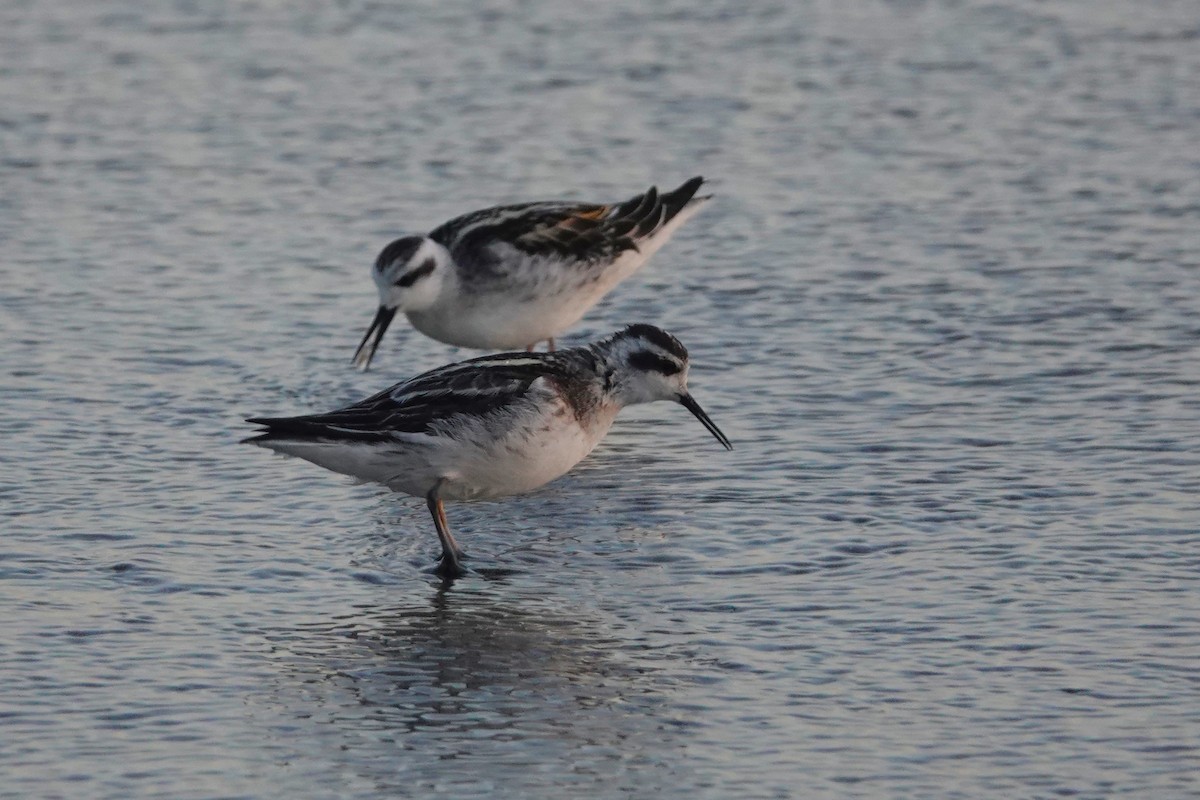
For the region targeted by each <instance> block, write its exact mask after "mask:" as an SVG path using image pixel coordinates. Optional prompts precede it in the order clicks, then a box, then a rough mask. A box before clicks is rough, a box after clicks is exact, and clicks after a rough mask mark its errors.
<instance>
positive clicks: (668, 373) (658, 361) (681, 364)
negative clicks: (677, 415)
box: [594, 324, 733, 450]
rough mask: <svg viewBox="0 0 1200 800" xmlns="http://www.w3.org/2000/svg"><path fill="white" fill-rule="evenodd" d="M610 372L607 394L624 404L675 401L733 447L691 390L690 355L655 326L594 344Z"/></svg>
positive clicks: (631, 328)
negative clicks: (689, 389) (689, 384)
mask: <svg viewBox="0 0 1200 800" xmlns="http://www.w3.org/2000/svg"><path fill="white" fill-rule="evenodd" d="M594 348H595V349H596V351H597V352H598V354H599V355H600V357H601V359H602V361H603V362H605V364H606V365H607V368H608V370H609V373H608V374H609V386H608V392H609V393H610V395H611V396H612V397H613V398H614V399H615V400H616V401H617V402H619V403H620V404H621V405H633V404H635V403H652V402H654V401H655V400H673V401H675V402H676V403H679V404H681V405H682V406H683V407H684V408H686V409H687V410H688V411H690V412H692V414H693V415H695V417H696V419H698V420H700V422H701V423H703V424H704V427H705V428H707V429H708V432H709V433H711V434H712V435H713V436H715V437H716V439H717V441H718V442H720V443H721V444H722V445H724V446H725V448H726V449H728V450H732V449H733V445H731V444H730V443H729V439H728V438H726V436H725V434H723V433H721V429H720V428H718V427H717V426H716V424H715V423H714V422H713V421H712V420H711V419H709V416H708V414H706V413H704V410H703V409H702V408H700V404H699V403H697V402H696V400H695V399H694V398H693V397H692V395H691V393H690V392H689V391H688V385H687V378H688V352H687V348H685V347H684V346H683V345H682V344H681V343H680V341H679V340H678V339H676V338H675V337H674V336H672V335H671V334H669V333H667V332H666V331H664V330H663V329H662V328H656V327H655V326H653V325H646V324H637V325H630V326H629V327H627V328H625V330H623V331H619V332H617V333H615V334H613V335H612V336H609V337H608V338H606V339H604V340H602V341H601V342H599V343H597V344H596V345H594Z"/></svg>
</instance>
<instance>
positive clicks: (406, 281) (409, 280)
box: [396, 258, 437, 288]
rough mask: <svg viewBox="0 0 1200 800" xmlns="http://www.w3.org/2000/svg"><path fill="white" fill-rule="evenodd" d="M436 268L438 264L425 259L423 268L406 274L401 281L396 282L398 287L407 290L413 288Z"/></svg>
mask: <svg viewBox="0 0 1200 800" xmlns="http://www.w3.org/2000/svg"><path fill="white" fill-rule="evenodd" d="M436 267H437V262H436V261H434V260H433V259H432V258H427V259H425V263H423V264H422V265H421V266H419V267H417V268H416V269H414V270H412V271H411V272H406V273H404V274H403V275H401V276H400V280H398V281H396V285H397V286H402V287H405V288H407V287H409V286H412V285H413V284H414V283H416V282H417V281H419V280H421V278H424V277H425V276H426V275H428V274H429V273H431V272H433V270H434V269H435V268H436Z"/></svg>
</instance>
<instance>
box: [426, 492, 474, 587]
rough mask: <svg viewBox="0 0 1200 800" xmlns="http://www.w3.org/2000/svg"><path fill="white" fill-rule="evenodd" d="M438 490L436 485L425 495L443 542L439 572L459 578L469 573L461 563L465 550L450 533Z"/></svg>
mask: <svg viewBox="0 0 1200 800" xmlns="http://www.w3.org/2000/svg"><path fill="white" fill-rule="evenodd" d="M437 490H438V487H436V486H435V487H433V488H432V489H430V490H429V494H427V495H425V504H426V505H427V506H429V513H430V514H431V515H432V516H433V524H434V526H435V527H436V528H437V535H438V540H439V541H440V542H441V543H442V557H441V559H439V561H438V573H439V574H440V575H442V576H444V577H447V578H457V577H459V576H460V575H466V574H467V571H466V570H465V569H463V566H462V564H461V563H460V559H461V558H462V557H463V551H462V550H460V549H459V547H458V543H457V542H455V541H454V537H453V536H451V535H450V526H449V524H447V522H446V509H445V508H444V507H443V506H442V500H441V498H440V497H438V493H437Z"/></svg>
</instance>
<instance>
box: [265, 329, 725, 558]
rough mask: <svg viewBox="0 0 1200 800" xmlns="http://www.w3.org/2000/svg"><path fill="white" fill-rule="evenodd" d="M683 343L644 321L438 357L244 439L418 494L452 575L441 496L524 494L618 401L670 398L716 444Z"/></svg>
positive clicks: (576, 450) (580, 451)
mask: <svg viewBox="0 0 1200 800" xmlns="http://www.w3.org/2000/svg"><path fill="white" fill-rule="evenodd" d="M687 375H688V355H687V350H685V349H684V347H683V345H682V344H680V343H679V340H678V339H676V338H675V337H674V336H672V335H671V334H669V333H667V332H666V331H663V330H661V329H660V328H656V327H654V326H653V325H630V326H629V327H627V328H625V330H623V331H619V332H617V333H614V334H612V335H611V336H608V337H606V338H604V339H602V340H600V341H598V342H595V343H593V344H590V345H586V346H584V347H573V348H568V349H564V350H560V351H558V352H555V353H501V354H498V355H490V356H483V357H481V358H474V359H471V360H469V361H463V362H460V363H457V364H450V365H448V366H444V367H440V368H439V369H435V370H433V371H432V372H426V373H425V374H423V375H418V376H417V377H415V378H412V379H411V380H408V381H405V382H403V383H399V384H396V385H395V386H392V387H391V388H389V389H386V390H384V391H382V392H380V393H379V394H376V395H374V396H372V397H368V398H367V399H365V400H362V401H361V402H358V403H355V404H354V405H351V406H347V407H345V408H342V409H339V410H337V411H331V412H329V413H328V414H313V415H309V416H302V417H254V418H252V419H250V420H248V422H252V423H254V424H256V425H261V426H263V427H264V428H265V430H264V431H261V432H260V433H259V434H258V435H257V436H253V437H251V438H249V439H246V440H245V441H247V442H251V443H253V444H257V445H260V446H262V447H267V448H270V449H271V450H274V451H276V452H278V453H284V454H286V455H291V456H297V457H299V458H303V459H305V460H307V461H311V462H312V463H314V464H317V465H318V466H322V467H325V468H326V469H330V470H333V471H334V472H341V473H344V474H346V475H352V476H354V477H355V478H358V479H360V480H363V481H374V482H377V483H382V484H383V485H385V486H387V487H388V488H389V489H392V490H393V491H397V492H404V493H406V494H410V495H413V496H414V497H424V498H425V501H426V503H427V505H428V507H429V511H430V513H431V514H432V515H433V522H434V525H435V527H436V528H437V533H438V538H439V539H440V540H441V544H442V556H441V560H440V563H439V568H438V571H439V572H440V573H441V574H443V575H446V576H456V575H461V574H462V573H463V568H462V564H461V563H460V562H461V558H462V555H463V553H462V551H461V550H460V549H459V547H458V545H457V544H456V543H455V541H454V537H453V536H451V535H450V528H449V526H448V525H447V523H446V512H445V510H444V509H443V506H442V503H443V501H445V500H450V501H466V500H487V499H493V498H497V497H503V496H505V495H511V494H518V493H522V492H529V491H532V490H533V489H536V488H538V487H539V486H542V485H543V484H545V483H548V482H549V481H552V480H554V479H555V478H557V477H559V476H561V475H563V474H565V473H566V472H567V471H568V470H570V469H571V467H573V466H575V464H577V463H578V462H579V461H580V460H582V459H583V457H584V456H586V455H587V454H588V453H590V452H591V451H592V448H594V447H595V446H596V445H597V444H598V443H599V442H600V440H601V439H603V438H604V435H605V434H606V433H608V429H609V427H610V426H611V425H612V423H613V420H614V419H615V418H616V416H617V412H618V411H620V410H621V409H622V408H624V407H625V406H627V405H632V404H634V403H648V402H652V401H654V400H674V401H676V402H678V403H681V404H682V405H683V406H684V407H685V408H687V409H688V410H689V411H691V412H692V413H693V414H694V415H695V416H696V417H697V419H699V420H700V422H702V423H703V424H704V427H705V428H707V429H708V430H709V432H710V433H712V435H713V436H715V437H716V438H717V441H719V442H720V443H721V444H722V445H724V446H725V447H726V448H728V449H733V446H732V445H731V444H730V443H729V439H727V438H726V437H725V434H723V433H722V432H721V430H720V429H719V428H718V427H717V426H716V424H715V423H713V421H712V420H711V419H709V417H708V415H707V414H705V413H704V411H703V410H702V409H701V408H700V405H699V404H698V403H697V402H696V401H695V400H694V399H692V396H691V394H690V393H689V392H688V387H687Z"/></svg>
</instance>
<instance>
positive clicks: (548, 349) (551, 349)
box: [546, 336, 554, 353]
mask: <svg viewBox="0 0 1200 800" xmlns="http://www.w3.org/2000/svg"><path fill="white" fill-rule="evenodd" d="M546 345H547V347H546V352H547V353H553V352H554V337H553V336H551V337H550V338H549V339H547V340H546Z"/></svg>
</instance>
